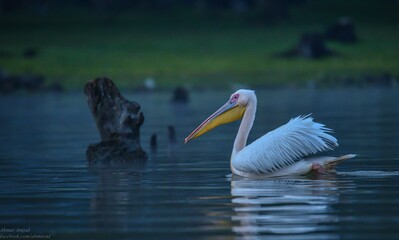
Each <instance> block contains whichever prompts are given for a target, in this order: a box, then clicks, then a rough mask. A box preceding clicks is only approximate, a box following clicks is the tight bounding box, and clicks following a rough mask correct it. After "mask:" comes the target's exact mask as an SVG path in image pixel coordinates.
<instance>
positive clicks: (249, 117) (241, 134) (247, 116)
mask: <svg viewBox="0 0 399 240" xmlns="http://www.w3.org/2000/svg"><path fill="white" fill-rule="evenodd" d="M255 113H256V97H255V95H253V97H251V98H250V99H249V101H248V104H247V106H246V110H245V113H244V116H243V118H242V121H241V123H240V127H239V128H238V133H237V136H236V139H235V140H234V146H233V152H232V153H231V160H233V159H234V158H235V156H236V154H237V153H238V152H239V151H241V150H242V149H243V148H244V147H245V146H246V145H247V139H248V135H249V132H250V131H251V128H252V125H253V123H254V120H255Z"/></svg>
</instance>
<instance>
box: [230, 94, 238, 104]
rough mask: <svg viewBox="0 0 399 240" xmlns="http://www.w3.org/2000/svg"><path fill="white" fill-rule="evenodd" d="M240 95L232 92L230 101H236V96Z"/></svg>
mask: <svg viewBox="0 0 399 240" xmlns="http://www.w3.org/2000/svg"><path fill="white" fill-rule="evenodd" d="M239 97H240V95H239V94H234V95H233V96H232V97H231V100H230V101H231V102H237V101H238V98H239Z"/></svg>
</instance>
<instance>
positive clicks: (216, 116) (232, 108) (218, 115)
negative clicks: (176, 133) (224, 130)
mask: <svg viewBox="0 0 399 240" xmlns="http://www.w3.org/2000/svg"><path fill="white" fill-rule="evenodd" d="M244 113H245V107H243V106H240V105H238V104H237V102H232V101H228V102H227V103H226V104H224V105H223V106H222V107H221V108H219V109H218V110H217V111H216V112H214V113H213V114H212V115H211V116H209V117H208V118H207V119H206V120H205V121H204V122H203V123H201V124H200V125H199V126H198V127H197V128H196V129H195V130H194V131H193V132H192V133H191V134H190V135H188V137H187V138H186V139H184V143H187V142H188V141H190V140H191V139H194V138H197V137H199V136H201V135H202V134H204V133H206V132H209V131H210V130H212V129H214V128H215V127H217V126H220V125H222V124H226V123H231V122H234V121H237V120H240V119H241V118H242V116H243V115H244Z"/></svg>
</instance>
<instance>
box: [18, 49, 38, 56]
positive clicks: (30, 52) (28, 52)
mask: <svg viewBox="0 0 399 240" xmlns="http://www.w3.org/2000/svg"><path fill="white" fill-rule="evenodd" d="M37 54H38V51H37V49H36V48H27V49H25V50H24V51H23V52H22V56H24V57H25V58H35V57H37Z"/></svg>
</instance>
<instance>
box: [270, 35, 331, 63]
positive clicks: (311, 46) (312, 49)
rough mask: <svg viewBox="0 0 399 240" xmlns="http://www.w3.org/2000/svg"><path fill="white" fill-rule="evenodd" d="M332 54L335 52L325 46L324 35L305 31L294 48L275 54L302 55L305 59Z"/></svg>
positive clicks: (286, 55)
mask: <svg viewBox="0 0 399 240" xmlns="http://www.w3.org/2000/svg"><path fill="white" fill-rule="evenodd" d="M333 55H335V52H334V51H332V50H330V49H328V48H327V47H326V45H325V43H324V37H323V35H322V34H320V33H305V34H303V35H302V37H301V39H300V40H299V42H298V43H297V45H296V46H295V47H294V48H292V49H290V50H288V51H285V52H282V53H280V54H277V56H278V57H284V58H292V57H304V58H307V59H318V58H323V57H328V56H333Z"/></svg>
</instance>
